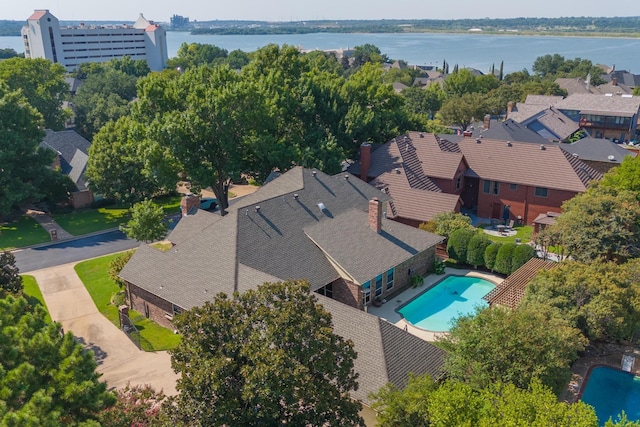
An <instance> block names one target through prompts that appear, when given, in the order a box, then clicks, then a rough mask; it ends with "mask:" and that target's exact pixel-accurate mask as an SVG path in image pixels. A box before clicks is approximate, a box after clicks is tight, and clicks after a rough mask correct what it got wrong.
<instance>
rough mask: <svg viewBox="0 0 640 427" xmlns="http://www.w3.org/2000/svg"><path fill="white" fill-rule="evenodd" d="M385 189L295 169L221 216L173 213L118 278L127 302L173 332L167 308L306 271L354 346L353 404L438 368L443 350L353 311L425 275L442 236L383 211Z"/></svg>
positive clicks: (294, 277) (301, 276) (300, 276)
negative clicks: (169, 227)
mask: <svg viewBox="0 0 640 427" xmlns="http://www.w3.org/2000/svg"><path fill="white" fill-rule="evenodd" d="M388 200H389V197H388V196H386V195H385V194H383V193H381V192H380V191H378V190H376V189H375V188H373V187H371V186H370V185H367V184H366V183H364V182H363V181H361V180H359V179H357V178H356V177H354V176H353V175H350V174H344V173H343V174H339V175H335V176H328V175H326V174H324V173H322V172H318V171H312V170H307V169H303V168H301V167H296V168H293V169H292V170H290V171H288V172H286V173H284V174H282V175H281V176H279V177H278V178H275V179H273V180H272V181H270V182H268V183H267V184H265V185H264V186H262V187H261V188H260V189H259V190H258V191H256V192H255V193H253V194H250V195H247V196H245V197H243V198H241V199H239V200H238V201H237V202H236V203H234V204H233V205H232V206H230V207H229V209H228V214H227V215H225V216H224V217H222V216H220V215H219V214H217V213H210V212H205V211H202V210H196V213H195V214H193V215H187V216H183V218H182V219H181V220H180V222H179V223H178V225H177V226H176V228H175V229H174V230H173V231H172V232H171V234H170V235H169V236H168V240H169V241H170V242H171V243H172V247H171V249H170V250H168V251H164V252H163V251H161V250H158V249H156V248H153V247H151V246H147V245H141V246H140V247H139V248H138V250H137V251H136V253H135V254H134V256H133V257H132V258H131V260H130V261H129V263H128V264H127V265H126V266H125V267H124V268H123V269H122V271H121V273H120V276H121V277H122V278H123V279H124V280H125V282H126V297H127V302H128V305H129V306H130V307H131V308H132V309H134V310H136V311H139V312H141V313H143V314H144V315H146V316H147V317H148V318H150V319H152V320H154V321H155V322H157V323H159V324H161V325H164V326H167V327H169V328H172V327H173V325H172V320H173V316H174V315H175V314H177V313H180V312H182V311H183V310H188V309H191V308H193V307H196V306H200V305H202V304H203V303H204V302H205V301H208V300H210V299H212V298H213V297H214V296H215V295H217V294H218V293H220V292H222V293H226V294H228V295H231V294H233V293H234V292H244V291H246V290H248V289H253V288H255V287H257V286H258V285H260V284H262V283H265V282H274V281H282V280H297V279H305V280H307V281H308V282H309V283H310V286H311V289H312V290H313V291H315V292H317V293H318V294H319V295H318V299H319V301H320V302H321V303H322V304H323V305H324V306H325V308H326V309H327V310H328V311H329V312H330V313H331V314H332V317H333V321H334V328H335V330H336V332H337V333H339V334H341V335H342V336H344V337H345V338H349V339H352V340H353V341H354V343H355V345H356V351H357V352H358V359H357V361H356V371H357V372H358V373H359V374H360V380H359V381H360V390H359V391H358V392H356V393H354V396H355V397H356V398H358V399H359V400H361V401H363V402H364V403H367V402H368V397H367V395H368V393H369V392H372V391H376V390H378V389H379V388H380V387H381V386H382V385H384V384H385V383H386V382H389V381H391V382H393V383H394V384H396V385H398V386H402V385H403V384H404V381H406V377H407V375H408V373H409V372H414V373H416V374H420V373H430V374H431V375H433V376H438V375H439V374H440V369H441V365H442V360H443V352H442V350H440V349H438V348H437V347H435V346H433V345H431V344H429V343H427V342H425V341H423V340H421V339H420V338H417V337H415V336H413V335H411V334H409V333H407V332H405V331H402V330H400V329H399V328H397V327H396V326H394V325H392V324H389V323H388V322H386V321H385V320H382V319H378V318H377V317H375V316H372V315H370V314H368V313H366V312H365V310H364V309H366V307H367V306H368V305H369V304H370V303H372V302H373V300H374V299H375V298H376V297H378V298H380V299H383V298H391V297H392V296H393V295H394V294H396V293H399V292H401V291H402V290H404V289H406V288H407V287H408V286H410V285H411V276H412V274H422V275H424V274H426V273H427V270H428V269H429V268H431V266H432V264H433V261H434V257H435V246H436V244H438V243H439V242H441V241H442V237H440V236H436V235H434V234H431V233H427V232H425V231H422V230H420V231H416V230H415V229H414V228H412V227H409V226H407V225H405V224H401V223H398V222H394V221H390V220H388V219H387V218H385V205H386V203H387V201H388Z"/></svg>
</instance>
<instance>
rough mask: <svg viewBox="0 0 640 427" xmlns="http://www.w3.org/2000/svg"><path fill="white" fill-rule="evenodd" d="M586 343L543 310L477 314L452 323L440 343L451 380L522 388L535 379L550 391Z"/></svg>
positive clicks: (566, 376)
mask: <svg viewBox="0 0 640 427" xmlns="http://www.w3.org/2000/svg"><path fill="white" fill-rule="evenodd" d="M586 344H587V340H586V339H585V338H584V336H583V335H582V334H581V333H580V331H579V330H578V329H576V328H574V327H573V326H571V324H570V323H569V322H568V321H567V320H565V319H562V318H560V317H559V316H558V315H557V314H556V312H555V311H553V310H551V309H544V307H542V308H541V307H534V308H518V309H515V310H509V309H502V308H487V309H479V310H478V311H477V312H476V313H475V314H474V315H468V316H463V317H460V318H458V319H457V321H456V322H455V324H454V326H453V328H451V330H450V333H449V335H448V336H446V337H443V338H441V341H440V345H441V346H442V347H443V348H444V349H446V350H447V352H448V355H447V359H446V362H445V367H446V369H447V372H448V373H449V375H450V377H451V378H454V379H457V380H461V381H464V382H467V383H468V384H470V385H471V386H473V387H480V388H484V387H487V386H488V385H489V384H491V383H496V382H504V383H513V384H515V385H516V386H518V387H520V388H526V387H527V386H528V384H529V383H530V382H531V380H532V379H534V378H537V379H539V380H540V381H542V383H543V384H544V385H546V386H547V387H551V388H552V389H553V390H554V391H556V392H558V391H560V389H561V388H562V387H565V386H566V384H567V381H568V380H569V378H570V376H571V370H570V367H571V363H572V362H573V361H574V360H576V359H577V357H578V351H581V350H583V349H584V347H585V345H586Z"/></svg>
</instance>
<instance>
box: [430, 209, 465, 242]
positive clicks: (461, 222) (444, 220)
mask: <svg viewBox="0 0 640 427" xmlns="http://www.w3.org/2000/svg"><path fill="white" fill-rule="evenodd" d="M433 221H434V222H435V223H436V234H439V235H441V236H444V237H451V235H452V234H453V232H454V231H456V230H460V229H468V230H470V229H471V218H469V217H468V216H466V215H463V214H461V213H457V212H443V213H439V214H438V215H436V217H435V218H434V219H433Z"/></svg>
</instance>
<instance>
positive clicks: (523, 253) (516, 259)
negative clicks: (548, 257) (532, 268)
mask: <svg viewBox="0 0 640 427" xmlns="http://www.w3.org/2000/svg"><path fill="white" fill-rule="evenodd" d="M535 256H536V250H535V249H534V248H533V246H529V245H516V247H515V248H514V249H513V254H512V255H511V273H513V272H514V271H516V270H517V269H519V268H520V267H522V266H523V265H525V264H526V263H527V261H529V260H530V259H531V258H535Z"/></svg>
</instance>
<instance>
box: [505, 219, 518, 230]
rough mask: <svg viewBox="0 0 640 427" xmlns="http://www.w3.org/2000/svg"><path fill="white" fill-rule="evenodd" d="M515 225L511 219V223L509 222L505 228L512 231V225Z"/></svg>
mask: <svg viewBox="0 0 640 427" xmlns="http://www.w3.org/2000/svg"><path fill="white" fill-rule="evenodd" d="M515 223H516V221H515V220H513V219H512V220H511V221H509V225H508V226H507V228H508V229H509V230H513V225H514V224H515Z"/></svg>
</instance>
